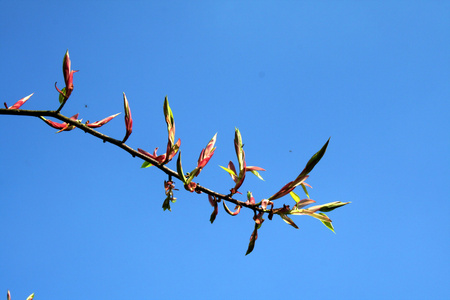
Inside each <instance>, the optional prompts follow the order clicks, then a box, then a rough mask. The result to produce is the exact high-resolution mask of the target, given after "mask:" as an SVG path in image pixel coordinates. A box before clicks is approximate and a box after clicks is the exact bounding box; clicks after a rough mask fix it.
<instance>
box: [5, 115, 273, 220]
mask: <svg viewBox="0 0 450 300" xmlns="http://www.w3.org/2000/svg"><path fill="white" fill-rule="evenodd" d="M0 115H14V116H32V117H53V118H55V119H58V120H60V121H63V122H66V123H68V124H70V125H73V126H75V127H77V128H79V129H81V130H83V131H84V132H86V133H89V134H90V135H92V136H94V137H96V138H98V139H101V140H103V142H108V143H111V144H113V145H115V146H117V147H119V148H121V149H123V150H125V151H126V152H128V153H130V154H131V156H133V157H139V158H140V159H142V160H145V161H147V162H149V163H151V164H152V165H154V166H155V167H157V168H158V169H160V170H161V171H163V172H164V173H166V174H167V175H169V176H171V177H175V178H177V179H178V180H180V181H181V179H180V177H179V175H178V173H177V172H175V171H174V170H172V169H170V168H168V167H166V166H165V165H160V164H159V163H158V162H157V161H156V160H154V159H152V158H151V157H148V156H146V155H144V154H141V153H140V152H138V151H136V150H134V149H133V148H131V147H130V146H128V145H126V144H125V143H122V141H120V140H116V139H114V138H112V137H110V136H107V135H105V134H103V133H100V132H98V131H96V130H94V129H92V128H90V127H88V126H86V125H85V124H83V123H80V122H78V121H77V120H72V119H70V118H68V117H66V116H64V115H62V114H61V113H59V112H58V111H54V110H24V109H0ZM196 191H200V192H203V193H205V194H208V195H211V196H213V197H216V198H219V199H223V200H225V201H228V202H231V203H234V204H236V205H240V206H243V207H247V208H250V209H252V210H253V211H254V212H256V211H260V212H268V210H264V209H262V208H260V207H257V206H256V205H249V204H246V203H245V202H242V201H239V200H236V199H234V198H233V197H231V196H230V195H224V194H220V193H217V192H215V191H213V190H210V189H208V188H206V187H203V186H201V185H199V184H197V186H196ZM280 209H281V208H280ZM277 210H279V209H274V210H273V212H274V213H276V211H277Z"/></svg>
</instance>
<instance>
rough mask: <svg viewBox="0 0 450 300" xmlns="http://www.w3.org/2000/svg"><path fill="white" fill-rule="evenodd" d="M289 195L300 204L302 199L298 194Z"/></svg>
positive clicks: (291, 193)
mask: <svg viewBox="0 0 450 300" xmlns="http://www.w3.org/2000/svg"><path fill="white" fill-rule="evenodd" d="M289 195H291V197H292V198H294V201H295V202H297V203H298V202H299V201H300V197H299V196H298V195H297V194H296V193H294V192H290V193H289Z"/></svg>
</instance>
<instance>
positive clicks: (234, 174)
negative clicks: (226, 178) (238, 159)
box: [219, 166, 237, 176]
mask: <svg viewBox="0 0 450 300" xmlns="http://www.w3.org/2000/svg"><path fill="white" fill-rule="evenodd" d="M219 167H221V168H222V169H224V170H225V171H227V172H228V173H230V175H232V176H237V175H236V173H234V171H233V170H231V169H228V168H225V167H222V166H219Z"/></svg>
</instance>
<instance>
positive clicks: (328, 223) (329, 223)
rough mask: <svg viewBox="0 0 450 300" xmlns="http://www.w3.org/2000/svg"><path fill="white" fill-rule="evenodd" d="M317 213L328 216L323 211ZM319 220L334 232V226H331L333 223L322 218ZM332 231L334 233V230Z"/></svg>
mask: <svg viewBox="0 0 450 300" xmlns="http://www.w3.org/2000/svg"><path fill="white" fill-rule="evenodd" d="M319 215H323V216H325V217H327V218H328V216H327V215H326V214H324V213H319ZM320 221H321V222H322V223H323V224H324V225H325V226H327V227H328V228H329V229H330V230H331V231H333V232H334V227H333V224H331V222H327V221H322V220H320ZM334 233H336V232H334Z"/></svg>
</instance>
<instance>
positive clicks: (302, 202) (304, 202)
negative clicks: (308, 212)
mask: <svg viewBox="0 0 450 300" xmlns="http://www.w3.org/2000/svg"><path fill="white" fill-rule="evenodd" d="M312 203H316V201H314V200H311V199H303V200H300V201H299V202H298V203H297V204H295V208H296V209H301V208H303V207H305V206H307V205H310V204H312Z"/></svg>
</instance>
